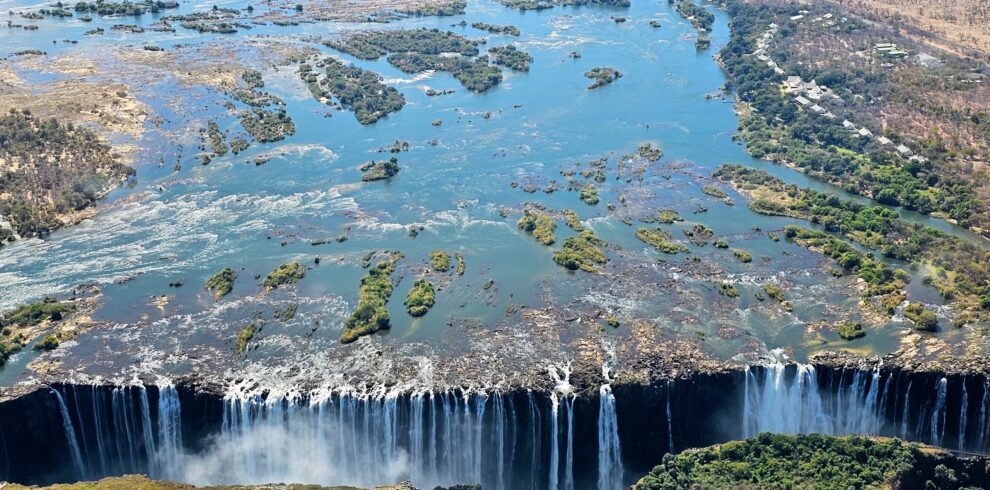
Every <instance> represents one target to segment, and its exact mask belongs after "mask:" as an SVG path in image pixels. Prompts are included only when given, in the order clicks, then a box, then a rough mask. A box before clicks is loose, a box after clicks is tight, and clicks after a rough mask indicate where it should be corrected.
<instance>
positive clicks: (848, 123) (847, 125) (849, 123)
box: [842, 119, 856, 131]
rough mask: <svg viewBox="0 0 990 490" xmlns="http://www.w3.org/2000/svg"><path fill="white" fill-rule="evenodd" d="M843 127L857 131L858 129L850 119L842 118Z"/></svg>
mask: <svg viewBox="0 0 990 490" xmlns="http://www.w3.org/2000/svg"><path fill="white" fill-rule="evenodd" d="M842 127H844V128H846V129H848V130H850V131H855V130H856V125H855V124H853V123H852V121H850V120H848V119H843V120H842Z"/></svg>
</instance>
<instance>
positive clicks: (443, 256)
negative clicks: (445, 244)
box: [430, 250, 450, 272]
mask: <svg viewBox="0 0 990 490" xmlns="http://www.w3.org/2000/svg"><path fill="white" fill-rule="evenodd" d="M430 264H431V265H432V266H433V270H435V271H437V272H447V271H449V270H450V254H448V253H447V252H444V251H443V250H434V251H432V252H430Z"/></svg>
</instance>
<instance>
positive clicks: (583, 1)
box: [498, 0, 629, 10]
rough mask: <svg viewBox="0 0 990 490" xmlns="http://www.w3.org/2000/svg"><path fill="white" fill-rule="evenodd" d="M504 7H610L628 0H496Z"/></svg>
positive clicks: (537, 8) (526, 8) (623, 5)
mask: <svg viewBox="0 0 990 490" xmlns="http://www.w3.org/2000/svg"><path fill="white" fill-rule="evenodd" d="M498 1H499V3H501V4H502V5H505V6H506V7H510V8H515V9H519V10H544V9H549V8H553V7H556V6H561V5H571V6H579V5H607V6H611V7H628V6H629V0H498Z"/></svg>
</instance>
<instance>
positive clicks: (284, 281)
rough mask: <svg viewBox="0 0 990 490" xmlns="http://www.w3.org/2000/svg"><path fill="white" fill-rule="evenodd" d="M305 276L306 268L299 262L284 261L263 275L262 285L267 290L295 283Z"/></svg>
mask: <svg viewBox="0 0 990 490" xmlns="http://www.w3.org/2000/svg"><path fill="white" fill-rule="evenodd" d="M304 277H306V268H305V267H303V266H302V265H300V264H299V262H295V261H293V262H286V263H284V264H282V265H280V266H278V268H276V269H275V270H273V271H271V272H270V273H269V274H268V276H266V277H265V282H264V286H265V289H267V290H272V289H278V288H279V287H281V286H286V285H289V284H295V283H297V282H299V281H301V280H302V279H303V278H304Z"/></svg>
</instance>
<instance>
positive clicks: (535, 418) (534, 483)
mask: <svg viewBox="0 0 990 490" xmlns="http://www.w3.org/2000/svg"><path fill="white" fill-rule="evenodd" d="M526 401H527V405H528V408H529V420H530V424H531V427H530V429H529V430H530V432H531V434H532V438H531V439H530V446H529V450H530V488H531V489H532V490H536V489H538V488H540V485H539V481H540V460H541V458H540V455H541V454H542V448H541V447H540V441H541V438H540V434H541V433H542V432H541V427H540V420H542V418H543V417H542V416H541V414H540V407H539V406H538V405H537V404H536V398H535V397H534V396H533V392H532V391H527V392H526ZM553 437H554V440H555V441H556V435H554V436H553Z"/></svg>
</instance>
